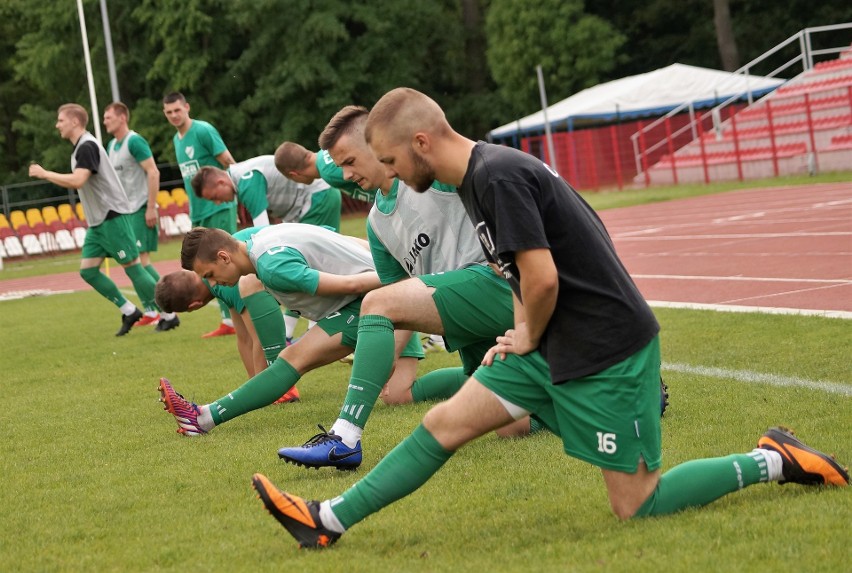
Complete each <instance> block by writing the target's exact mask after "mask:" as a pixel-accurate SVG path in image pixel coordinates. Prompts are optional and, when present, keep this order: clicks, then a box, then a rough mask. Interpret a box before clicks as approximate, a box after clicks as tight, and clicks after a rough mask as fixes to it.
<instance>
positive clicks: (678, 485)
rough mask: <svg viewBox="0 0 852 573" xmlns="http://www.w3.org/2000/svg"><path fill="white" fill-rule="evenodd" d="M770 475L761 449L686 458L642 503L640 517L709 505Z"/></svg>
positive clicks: (638, 514) (668, 472)
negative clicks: (712, 456) (720, 456)
mask: <svg viewBox="0 0 852 573" xmlns="http://www.w3.org/2000/svg"><path fill="white" fill-rule="evenodd" d="M766 479H767V474H766V460H765V459H764V458H763V455H762V454H760V453H759V452H750V453H748V454H732V455H730V456H725V457H723V458H708V459H704V460H693V461H690V462H685V463H682V464H680V465H678V466H675V467H673V468H672V469H670V470H669V471H667V472H666V473H664V474H663V475H662V477H660V483H658V484H657V489H656V490H654V493H652V494H651V497H649V498H648V499H647V500H646V501H645V503H644V504H642V507H640V508H639V510H638V511H637V512H636V517H645V516H648V515H665V514H668V513H675V512H677V511H681V510H683V509H686V508H688V507H700V506H702V505H707V504H708V503H710V502H711V501H715V500H717V499H719V498H720V497H722V496H723V495H727V494H729V493H732V492H735V491H737V490H740V489H742V488H744V487H746V486H750V485H754V484H756V483H758V482H762V481H766Z"/></svg>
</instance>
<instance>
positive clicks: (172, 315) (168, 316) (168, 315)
mask: <svg viewBox="0 0 852 573" xmlns="http://www.w3.org/2000/svg"><path fill="white" fill-rule="evenodd" d="M175 316H177V315H176V314H175V313H173V312H164V313H162V314H161V315H160V318H162V319H163V320H174V318H175Z"/></svg>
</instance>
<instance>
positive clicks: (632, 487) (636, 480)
mask: <svg viewBox="0 0 852 573" xmlns="http://www.w3.org/2000/svg"><path fill="white" fill-rule="evenodd" d="M601 472H602V473H603V478H604V482H605V483H606V491H607V495H608V496H609V504H610V507H611V508H612V512H613V513H614V514H615V515H616V516H617V517H618V518H619V519H629V518H631V517H633V515H635V514H636V512H637V511H638V510H639V508H640V507H642V504H644V503H645V500H647V499H648V497H650V495H651V494H652V493H653V492H654V489H656V487H657V483H658V482H659V481H660V470H654V471H648V468H647V467H646V466H645V462H644V461H641V460H640V462H639V466H638V467H637V468H636V473H632V474H631V473H626V472H619V471H614V470H606V469H602V470H601Z"/></svg>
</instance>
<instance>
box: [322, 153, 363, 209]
mask: <svg viewBox="0 0 852 573" xmlns="http://www.w3.org/2000/svg"><path fill="white" fill-rule="evenodd" d="M316 165H317V171H319V174H320V177H321V178H322V179H323V181H325V182H326V183H328V184H329V185H331V186H332V187H334V188H335V189H340V192H341V193H343V194H344V195H349V196H350V197H352V198H353V199H357V200H358V201H364V202H365V203H372V202H373V201H375V200H376V193H377V192H378V191H379V190H378V189H372V190H370V191H364V190H363V189H361V187H360V186H359V185H358V184H357V183H355V182H354V181H349V180H348V179H344V178H343V169H342V168H340V167H338V166H337V164H336V163H335V162H334V159H332V158H331V155H329V154H328V151H326V150H325V149H320V150H319V151H318V152H317V163H316Z"/></svg>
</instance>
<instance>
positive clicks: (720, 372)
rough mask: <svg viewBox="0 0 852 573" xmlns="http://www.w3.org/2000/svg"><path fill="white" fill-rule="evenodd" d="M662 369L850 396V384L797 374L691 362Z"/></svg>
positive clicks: (671, 364) (851, 393)
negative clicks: (732, 368)
mask: <svg viewBox="0 0 852 573" xmlns="http://www.w3.org/2000/svg"><path fill="white" fill-rule="evenodd" d="M662 369H663V370H668V371H670V372H681V373H683V374H696V375H698V376H706V377H709V378H727V379H731V380H736V381H737V382H745V383H747V384H769V385H770V386H793V387H799V388H808V389H810V390H821V391H823V392H829V393H831V394H840V395H841V396H852V384H840V383H837V382H824V381H822V380H808V379H807V378H799V377H798V376H780V375H778V374H764V373H762V372H753V371H751V370H730V369H727V368H713V367H710V366H694V365H692V364H680V363H671V362H663V365H662Z"/></svg>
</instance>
